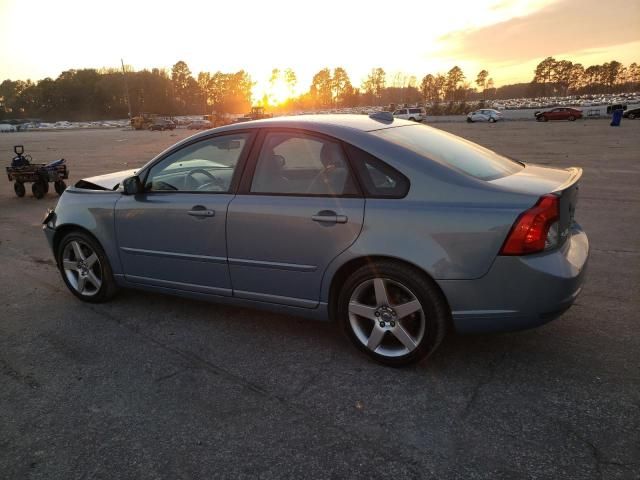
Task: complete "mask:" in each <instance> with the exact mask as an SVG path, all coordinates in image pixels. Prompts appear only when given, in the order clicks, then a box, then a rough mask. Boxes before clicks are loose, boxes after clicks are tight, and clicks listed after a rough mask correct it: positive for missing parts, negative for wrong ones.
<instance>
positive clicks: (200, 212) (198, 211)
mask: <svg viewBox="0 0 640 480" xmlns="http://www.w3.org/2000/svg"><path fill="white" fill-rule="evenodd" d="M187 215H191V216H192V217H215V215H216V211H215V210H209V209H207V207H203V206H202V205H196V206H195V207H193V208H191V210H189V211H188V212H187Z"/></svg>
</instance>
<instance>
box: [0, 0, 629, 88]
mask: <svg viewBox="0 0 640 480" xmlns="http://www.w3.org/2000/svg"><path fill="white" fill-rule="evenodd" d="M0 18H1V19H2V27H1V28H0V39H1V42H2V48H0V80H2V79H5V78H11V79H27V78H31V79H33V80H37V79H41V78H44V77H47V76H49V77H52V78H55V77H57V76H58V75H59V74H60V73H61V72H62V71H64V70H67V69H70V68H87V67H95V68H100V67H118V66H119V63H120V58H121V57H122V58H124V61H125V63H126V64H128V65H131V66H132V67H133V68H134V69H136V70H140V69H143V68H152V67H166V68H170V67H171V66H172V65H173V64H174V63H175V62H176V61H178V60H184V61H185V62H186V63H187V64H188V65H189V67H190V69H191V71H192V72H193V73H194V75H196V74H197V73H198V72H199V71H212V72H213V71H216V70H222V71H225V72H230V71H236V70H239V69H245V70H247V71H248V72H249V73H250V74H251V76H252V78H253V80H255V81H257V82H258V85H257V91H258V94H259V92H261V91H263V89H264V88H265V87H266V85H267V82H268V78H269V73H270V71H271V69H272V68H275V67H277V68H280V69H285V68H288V67H290V68H293V69H294V71H295V72H296V74H297V76H298V87H297V90H298V92H301V91H305V90H307V89H308V87H309V84H310V81H311V77H312V76H313V74H314V73H315V72H316V71H318V70H319V69H321V68H322V67H325V66H328V67H331V68H333V67H336V66H343V67H344V68H346V70H347V71H348V73H349V75H350V76H351V80H352V83H353V84H354V85H355V86H359V85H360V83H361V81H362V79H363V78H364V77H365V76H366V74H367V72H368V71H369V70H370V69H371V68H372V67H378V66H380V67H382V68H384V69H385V70H386V72H387V74H388V77H389V76H391V75H393V74H394V73H395V72H398V71H402V72H404V73H406V74H408V75H415V76H416V77H418V79H419V78H421V77H422V76H424V75H425V74H426V73H437V72H442V73H446V71H447V70H448V69H449V68H451V67H452V66H453V65H459V66H460V67H461V68H462V69H463V70H464V72H465V74H466V75H467V77H468V79H469V80H474V79H475V76H476V74H477V72H478V71H479V70H480V69H482V68H486V69H488V70H489V72H490V76H491V77H493V79H494V80H495V83H496V85H497V86H499V85H502V84H505V83H514V82H520V81H529V80H531V77H532V71H533V68H534V67H535V65H536V64H537V63H538V62H539V61H540V60H541V59H543V58H544V57H546V56H549V55H551V56H555V57H556V58H563V59H564V58H566V59H569V60H572V61H574V62H581V63H583V64H584V65H585V66H587V65H590V64H594V63H602V62H605V61H610V60H613V59H616V60H618V61H620V62H622V63H624V64H629V63H631V62H634V61H635V62H639V61H640V28H639V27H640V1H638V0H606V1H604V0H470V1H466V0H455V1H433V0H432V1H427V0H419V1H413V0H404V1H402V2H398V1H393V2H392V1H388V0H386V1H375V0H369V1H348V0H323V1H321V2H304V1H301V0H297V1H288V0H271V1H255V2H254V1H249V0H243V1H242V2H239V1H224V2H213V1H202V2H200V1H195V0H191V1H188V2H180V1H176V0H172V1H160V0H156V1H153V2H150V1H134V0H129V1H122V0H111V1H109V2H91V1H87V0H83V1H80V0H57V1H50V0H28V1H25V0H15V1H14V0H0Z"/></svg>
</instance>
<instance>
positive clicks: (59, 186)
mask: <svg viewBox="0 0 640 480" xmlns="http://www.w3.org/2000/svg"><path fill="white" fill-rule="evenodd" d="M53 187H54V188H55V189H56V193H57V194H58V195H62V194H63V193H64V191H65V190H66V189H67V184H66V183H64V180H56V182H55V183H54V184H53Z"/></svg>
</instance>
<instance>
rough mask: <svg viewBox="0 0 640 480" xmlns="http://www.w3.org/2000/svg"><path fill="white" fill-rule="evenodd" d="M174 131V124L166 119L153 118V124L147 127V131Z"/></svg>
mask: <svg viewBox="0 0 640 480" xmlns="http://www.w3.org/2000/svg"><path fill="white" fill-rule="evenodd" d="M175 129H176V124H175V123H174V122H172V121H171V120H168V119H166V118H155V119H154V120H153V122H151V125H149V130H151V131H153V130H160V131H163V130H175Z"/></svg>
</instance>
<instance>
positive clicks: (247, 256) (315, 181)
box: [44, 113, 589, 365]
mask: <svg viewBox="0 0 640 480" xmlns="http://www.w3.org/2000/svg"><path fill="white" fill-rule="evenodd" d="M581 173H582V171H581V170H580V169H578V168H568V169H556V168H547V167H542V166H535V165H527V164H523V163H520V162H516V161H513V160H510V159H508V158H505V157H503V156H501V155H498V154H496V153H494V152H492V151H490V150H487V149H485V148H483V147H481V146H479V145H476V144H473V143H471V142H468V141H466V140H464V139H461V138H459V137H456V136H454V135H450V134H448V133H445V132H442V131H440V130H437V129H434V128H431V127H428V126H425V125H421V124H416V123H415V122H409V121H405V120H398V119H394V118H393V116H392V115H391V114H389V113H378V114H373V115H371V116H364V115H322V116H303V117H280V118H274V119H268V120H259V121H253V122H247V123H242V124H233V125H228V126H225V127H220V128H216V129H213V130H208V131H206V132H202V133H198V134H196V135H194V136H192V137H190V138H187V139H185V140H183V141H182V142H180V143H178V144H176V145H175V146H173V147H171V148H170V149H168V150H166V151H165V152H163V153H161V154H160V155H158V156H157V157H156V158H154V159H152V160H151V161H149V162H148V163H147V164H146V165H144V166H143V167H141V168H139V169H137V170H136V171H126V172H117V173H114V174H109V175H103V176H98V177H92V178H87V179H84V180H81V181H79V182H78V183H77V184H76V185H75V187H72V188H69V189H67V190H66V191H65V193H64V194H63V195H62V197H61V198H60V201H59V203H58V206H57V207H56V209H55V211H51V212H49V213H48V215H47V217H46V218H45V221H44V231H45V234H46V236H47V238H48V240H49V242H50V245H51V247H52V249H53V252H54V255H55V258H56V262H57V265H58V267H59V269H60V272H61V274H62V278H63V280H64V282H65V283H66V285H67V287H68V288H69V289H70V290H71V292H72V293H73V294H74V295H76V296H77V297H78V298H80V299H81V300H85V301H89V302H102V301H106V300H108V299H110V298H111V297H112V296H113V295H114V294H115V293H116V290H117V289H118V288H119V287H129V288H140V289H146V290H151V291H156V292H165V293H171V294H176V295H181V296H187V297H193V298H199V299H208V300H213V301H215V302H222V303H232V304H237V305H244V306H253V307H260V308H265V309H270V310H274V311H279V312H286V313H293V314H297V315H302V316H306V317H310V318H315V319H322V320H328V319H334V320H336V321H337V322H339V324H340V325H341V326H342V328H343V329H344V331H345V332H346V334H347V335H348V337H349V338H350V339H351V340H352V341H353V343H354V344H355V345H356V346H357V347H358V348H360V349H361V350H362V351H363V352H365V353H367V354H368V355H370V356H371V357H373V358H374V359H375V360H377V361H380V362H382V363H386V364H391V365H403V364H408V363H412V362H415V361H418V360H420V359H422V358H424V357H426V356H427V355H429V354H430V353H431V352H433V351H434V350H435V349H436V347H437V346H438V344H439V343H440V342H441V341H442V339H443V337H444V335H445V332H446V331H447V330H448V328H449V327H453V328H455V329H456V330H457V331H459V332H491V331H509V330H518V329H524V328H529V327H533V326H537V325H541V324H543V323H545V322H548V321H550V320H551V319H553V318H555V317H557V316H559V315H560V314H561V313H562V312H563V311H565V310H566V309H567V308H568V307H569V306H570V305H571V304H572V303H573V301H574V300H575V298H576V296H577V295H578V293H579V292H580V290H581V285H582V282H583V278H584V272H585V266H586V264H587V260H588V251H589V244H588V240H587V237H586V235H585V233H584V232H583V231H582V229H581V228H580V226H579V225H578V224H577V223H576V222H575V221H574V211H575V207H576V202H577V193H578V181H579V179H580V176H581ZM265 328H268V326H267V325H265Z"/></svg>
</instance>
